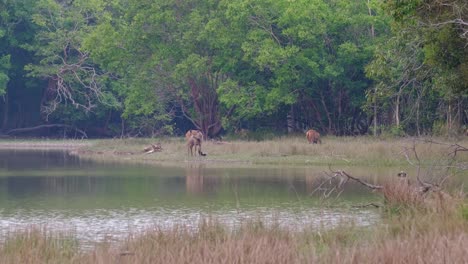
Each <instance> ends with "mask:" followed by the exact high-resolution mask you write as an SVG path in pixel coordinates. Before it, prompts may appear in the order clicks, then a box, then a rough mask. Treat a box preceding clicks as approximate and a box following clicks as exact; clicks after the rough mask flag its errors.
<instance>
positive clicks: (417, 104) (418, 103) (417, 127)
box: [416, 97, 421, 137]
mask: <svg viewBox="0 0 468 264" xmlns="http://www.w3.org/2000/svg"><path fill="white" fill-rule="evenodd" d="M420 100H421V99H420V98H419V97H418V99H417V101H416V131H417V133H418V137H419V136H421V129H420V128H419V111H420V109H419V107H420V105H421V103H420Z"/></svg>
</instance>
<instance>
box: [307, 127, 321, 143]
mask: <svg viewBox="0 0 468 264" xmlns="http://www.w3.org/2000/svg"><path fill="white" fill-rule="evenodd" d="M306 138H307V141H309V144H312V143H313V144H317V143H320V144H322V140H320V133H319V132H317V131H315V130H313V129H310V130H308V131H307V132H306Z"/></svg>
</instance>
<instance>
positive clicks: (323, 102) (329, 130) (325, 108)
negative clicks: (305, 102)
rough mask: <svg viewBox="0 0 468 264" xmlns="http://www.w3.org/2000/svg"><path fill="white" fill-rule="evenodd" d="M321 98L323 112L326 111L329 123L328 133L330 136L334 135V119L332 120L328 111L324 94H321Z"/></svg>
mask: <svg viewBox="0 0 468 264" xmlns="http://www.w3.org/2000/svg"><path fill="white" fill-rule="evenodd" d="M320 97H321V99H322V106H323V110H324V111H325V113H326V115H327V121H328V131H327V132H328V133H329V134H333V133H332V119H331V115H330V111H328V107H327V104H326V102H325V97H324V95H323V93H322V92H320Z"/></svg>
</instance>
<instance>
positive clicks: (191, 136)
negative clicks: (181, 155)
mask: <svg viewBox="0 0 468 264" xmlns="http://www.w3.org/2000/svg"><path fill="white" fill-rule="evenodd" d="M185 138H186V139H187V152H188V154H189V155H191V156H193V148H195V153H197V147H198V154H199V155H200V156H206V154H205V153H203V152H202V150H201V142H202V140H203V133H202V132H201V131H200V130H194V129H191V130H189V131H187V133H186V134H185Z"/></svg>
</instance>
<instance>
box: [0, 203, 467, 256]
mask: <svg viewBox="0 0 468 264" xmlns="http://www.w3.org/2000/svg"><path fill="white" fill-rule="evenodd" d="M453 205H454V206H450V208H451V209H450V210H431V211H421V210H418V209H417V208H414V209H415V210H414V211H412V212H411V213H408V212H409V211H406V213H402V214H395V215H390V216H388V217H386V218H385V219H384V220H383V222H382V223H381V224H378V225H375V226H372V227H355V226H353V225H352V224H351V223H342V225H341V226H338V227H336V228H334V229H326V228H325V229H320V230H317V229H311V228H308V227H304V229H303V230H301V231H291V230H288V229H286V228H282V227H280V226H279V225H266V224H263V223H262V222H260V221H255V222H248V223H244V224H243V225H242V226H240V227H239V228H237V229H235V230H232V229H228V228H225V227H224V226H223V225H222V224H220V223H219V222H217V221H210V220H205V221H201V222H200V224H199V228H198V229H197V230H195V231H194V230H193V229H189V228H186V227H184V226H179V227H174V228H172V229H169V230H162V229H158V228H155V229H154V230H147V231H146V232H145V233H142V234H138V235H135V236H133V237H129V238H128V240H127V241H125V242H115V243H112V242H109V243H100V244H97V245H96V246H95V247H92V248H90V249H89V248H88V249H83V248H82V247H80V245H79V244H78V243H77V242H75V241H76V240H74V238H73V236H71V237H70V236H68V237H67V236H63V235H60V234H54V233H50V232H48V231H47V230H45V229H39V228H31V229H30V230H27V231H22V232H19V233H12V234H10V235H9V236H8V237H7V238H6V240H5V242H4V243H2V244H1V246H0V263H7V264H9V263H102V264H105V263H167V264H170V263H195V264H197V263H468V218H467V217H466V215H465V216H464V215H463V210H466V208H464V209H463V206H462V205H461V204H460V203H457V204H453Z"/></svg>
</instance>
